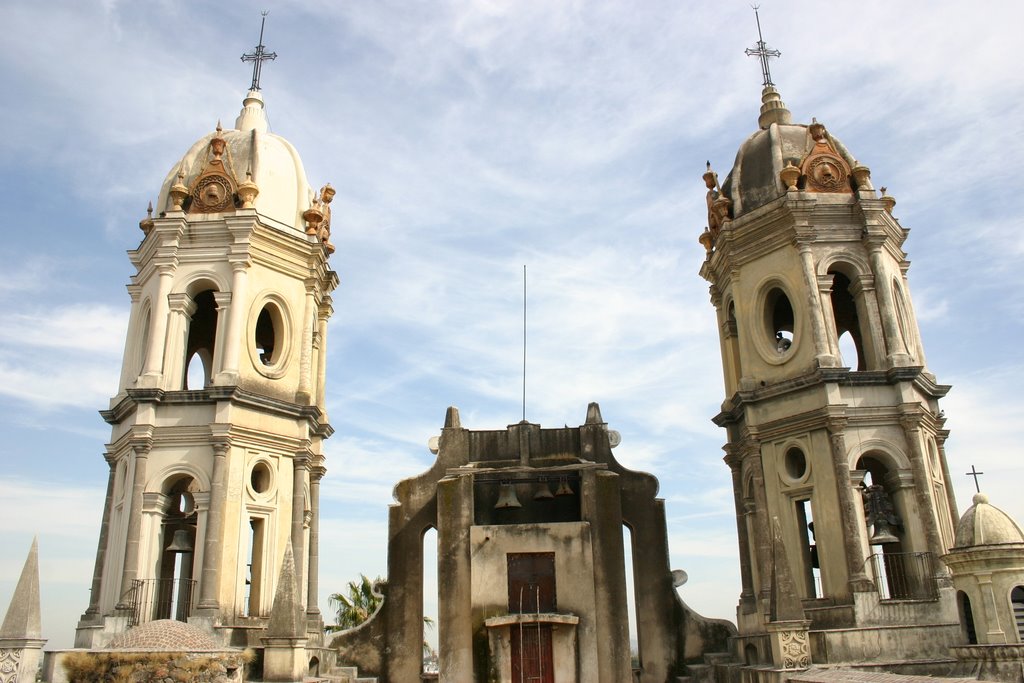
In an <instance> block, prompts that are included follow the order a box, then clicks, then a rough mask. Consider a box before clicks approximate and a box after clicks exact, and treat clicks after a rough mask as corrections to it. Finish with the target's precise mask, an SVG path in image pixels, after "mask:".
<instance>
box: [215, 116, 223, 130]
mask: <svg viewBox="0 0 1024 683" xmlns="http://www.w3.org/2000/svg"><path fill="white" fill-rule="evenodd" d="M216 130H217V132H218V133H219V132H221V131H222V130H224V129H223V128H221V127H220V119H217V128H216Z"/></svg>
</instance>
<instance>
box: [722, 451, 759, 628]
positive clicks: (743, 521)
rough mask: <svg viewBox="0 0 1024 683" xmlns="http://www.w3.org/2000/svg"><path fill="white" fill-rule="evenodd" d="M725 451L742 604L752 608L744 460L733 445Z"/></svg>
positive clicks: (752, 583)
mask: <svg viewBox="0 0 1024 683" xmlns="http://www.w3.org/2000/svg"><path fill="white" fill-rule="evenodd" d="M725 451H726V456H725V464H726V465H728V466H729V470H730V472H731V473H732V495H733V503H734V505H735V506H736V536H737V538H738V539H739V546H740V583H741V585H742V588H741V591H740V604H741V605H743V606H744V607H751V606H754V605H755V603H756V593H755V592H754V578H753V575H752V573H751V571H750V539H749V538H748V537H747V510H746V504H745V503H744V500H743V473H742V471H741V467H742V463H743V458H742V456H741V451H740V449H739V448H738V447H736V446H734V445H733V444H727V445H726V447H725ZM744 611H745V612H746V611H749V610H744Z"/></svg>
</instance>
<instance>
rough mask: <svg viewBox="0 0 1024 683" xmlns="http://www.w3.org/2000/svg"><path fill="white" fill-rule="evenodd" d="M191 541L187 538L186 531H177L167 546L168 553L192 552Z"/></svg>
mask: <svg viewBox="0 0 1024 683" xmlns="http://www.w3.org/2000/svg"><path fill="white" fill-rule="evenodd" d="M192 550H193V547H192V540H191V539H190V538H189V534H188V530H187V529H178V530H177V531H175V532H174V538H172V539H171V544H170V545H169V546H167V552H169V553H190V552H192Z"/></svg>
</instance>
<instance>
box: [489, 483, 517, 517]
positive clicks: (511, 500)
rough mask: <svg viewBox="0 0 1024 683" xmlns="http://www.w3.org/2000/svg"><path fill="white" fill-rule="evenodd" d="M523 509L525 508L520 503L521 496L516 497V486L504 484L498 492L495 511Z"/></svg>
mask: <svg viewBox="0 0 1024 683" xmlns="http://www.w3.org/2000/svg"><path fill="white" fill-rule="evenodd" d="M521 507H523V504H522V503H520V502H519V496H517V495H516V487H515V484H509V483H505V484H502V485H501V488H500V490H499V492H498V502H497V503H495V504H494V509H495V510H508V509H510V508H521Z"/></svg>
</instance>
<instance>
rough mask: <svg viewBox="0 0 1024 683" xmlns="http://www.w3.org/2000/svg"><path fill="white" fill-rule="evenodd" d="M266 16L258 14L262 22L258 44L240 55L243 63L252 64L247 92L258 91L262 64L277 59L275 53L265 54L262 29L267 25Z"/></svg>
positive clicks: (266, 12) (263, 13)
mask: <svg viewBox="0 0 1024 683" xmlns="http://www.w3.org/2000/svg"><path fill="white" fill-rule="evenodd" d="M268 14H270V12H268V11H264V12H260V16H262V17H263V21H262V22H261V23H260V42H259V44H258V45H257V46H256V49H255V50H253V51H252V52H247V53H246V54H244V55H242V61H243V62H252V85H251V86H249V90H259V89H260V72H261V71H263V62H265V61H268V60H271V61H272V60H275V59H277V53H276V52H267V50H266V46H265V45H264V44H263V27H264V26H266V25H267V15H268Z"/></svg>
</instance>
